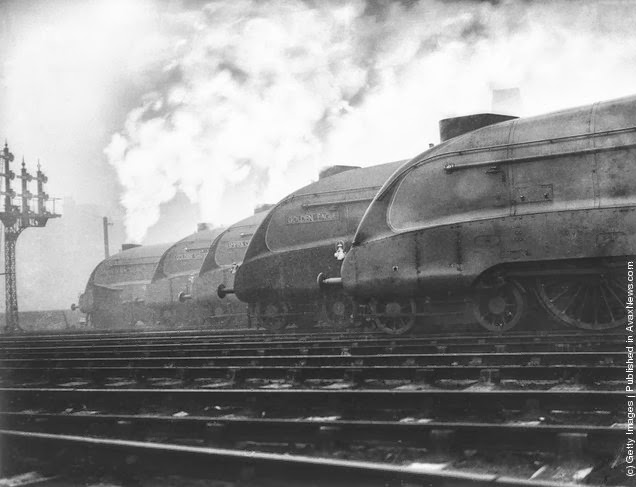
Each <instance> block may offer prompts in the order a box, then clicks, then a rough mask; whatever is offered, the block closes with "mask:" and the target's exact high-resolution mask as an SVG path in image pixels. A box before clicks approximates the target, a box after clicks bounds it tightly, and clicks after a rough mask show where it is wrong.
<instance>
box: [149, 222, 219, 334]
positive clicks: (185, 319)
mask: <svg viewBox="0 0 636 488" xmlns="http://www.w3.org/2000/svg"><path fill="white" fill-rule="evenodd" d="M223 230H224V229H221V228H213V229H209V228H207V227H204V228H203V229H202V230H199V231H198V232H195V233H194V234H191V235H189V236H187V237H185V238H183V239H181V240H180V241H178V242H176V243H175V244H173V245H172V246H170V248H169V249H168V250H167V251H166V252H165V253H164V254H163V256H162V257H161V259H160V261H159V263H158V265H157V269H156V271H155V273H154V276H153V279H152V281H151V283H150V284H149V285H148V288H147V292H146V303H147V304H148V306H149V307H152V308H153V309H154V310H156V311H157V312H158V314H159V320H160V321H162V322H166V323H169V324H176V323H179V324H190V325H199V324H201V323H202V322H203V320H204V318H205V313H204V311H203V310H200V309H199V307H198V305H197V304H196V303H194V302H193V301H192V300H191V299H186V298H185V297H188V298H191V297H192V294H193V291H194V281H195V279H196V277H197V276H198V274H199V272H200V270H201V265H202V264H203V261H204V259H205V257H206V255H207V254H208V252H209V250H210V246H211V245H212V243H213V242H214V239H216V238H217V237H218V236H219V235H220V234H221V232H223Z"/></svg>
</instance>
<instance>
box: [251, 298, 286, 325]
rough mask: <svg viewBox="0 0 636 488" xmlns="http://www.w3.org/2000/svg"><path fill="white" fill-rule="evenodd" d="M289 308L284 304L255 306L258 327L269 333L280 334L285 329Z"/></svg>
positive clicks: (261, 303) (270, 303) (258, 304)
mask: <svg viewBox="0 0 636 488" xmlns="http://www.w3.org/2000/svg"><path fill="white" fill-rule="evenodd" d="M288 312H289V307H288V306H287V304H286V303H282V302H281V303H273V302H269V303H264V302H258V303H257V304H256V319H257V321H258V324H259V326H261V327H263V328H264V329H267V330H268V331H270V332H280V331H281V330H283V329H284V328H285V327H287V325H288V324H287V322H288V318H289V315H288Z"/></svg>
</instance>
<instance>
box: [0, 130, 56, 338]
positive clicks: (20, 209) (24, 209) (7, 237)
mask: <svg viewBox="0 0 636 488" xmlns="http://www.w3.org/2000/svg"><path fill="white" fill-rule="evenodd" d="M0 159H2V160H3V163H4V165H3V171H2V173H0V177H2V178H4V189H3V190H2V191H0V194H1V195H3V196H4V199H3V206H2V210H1V211H0V221H2V224H3V226H4V280H5V317H6V326H5V331H6V332H8V333H11V332H15V331H18V330H20V322H19V318H18V289H17V283H16V256H15V246H16V243H17V240H18V237H19V236H20V233H21V232H22V231H23V230H24V229H26V228H28V227H44V226H45V225H46V223H47V222H48V220H49V219H52V218H56V217H60V215H59V214H56V213H55V210H53V212H49V210H48V209H47V208H46V202H47V200H50V199H49V196H48V195H47V194H46V193H45V192H44V183H46V182H47V181H48V178H47V177H46V175H45V174H44V173H43V172H42V170H41V167H40V164H39V163H38V171H37V174H36V176H33V175H31V174H30V173H29V172H28V171H27V170H26V165H25V163H24V159H23V160H22V169H21V170H20V173H19V174H16V173H14V172H13V171H12V170H11V163H12V161H13V160H14V157H13V154H12V153H11V152H10V151H9V147H8V145H7V143H6V142H5V144H4V149H3V150H2V152H0ZM15 178H18V179H20V180H21V193H20V194H19V195H18V194H16V192H15V190H14V189H13V188H12V185H11V182H12V181H13V180H14V179H15ZM33 180H35V181H36V182H37V193H36V194H35V195H34V194H33V193H31V192H30V191H29V183H30V182H31V181H33ZM17 197H19V198H20V204H19V205H14V203H13V200H14V199H15V198H17ZM31 200H36V207H35V209H32V208H31V205H30V202H31Z"/></svg>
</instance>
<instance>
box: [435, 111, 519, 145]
mask: <svg viewBox="0 0 636 488" xmlns="http://www.w3.org/2000/svg"><path fill="white" fill-rule="evenodd" d="M518 118H519V117H515V116H513V115H501V114H473V115H464V116H462V117H451V118H448V119H442V120H440V121H439V137H440V140H441V142H444V141H447V140H448V139H452V138H453V137H457V136H461V135H462V134H466V133H467V132H471V131H474V130H477V129H481V128H482V127H486V126H488V125H493V124H498V123H499V122H505V121H506V120H512V119H518Z"/></svg>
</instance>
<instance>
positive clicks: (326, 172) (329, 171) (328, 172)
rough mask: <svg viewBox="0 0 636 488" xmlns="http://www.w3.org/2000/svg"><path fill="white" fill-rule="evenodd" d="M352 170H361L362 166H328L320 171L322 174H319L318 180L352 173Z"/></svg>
mask: <svg viewBox="0 0 636 488" xmlns="http://www.w3.org/2000/svg"><path fill="white" fill-rule="evenodd" d="M352 169H360V166H344V165H341V164H338V165H336V166H328V167H326V168H323V169H321V170H320V173H318V179H319V180H322V179H323V178H326V177H327V176H333V175H337V174H338V173H344V172H345V171H350V170H352Z"/></svg>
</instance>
